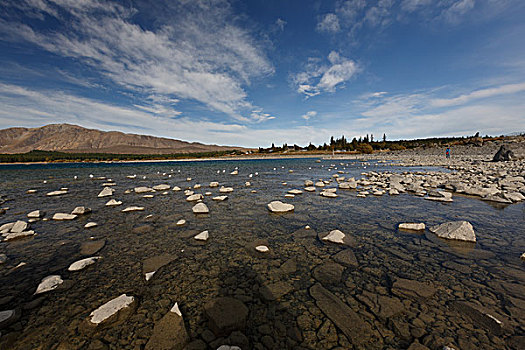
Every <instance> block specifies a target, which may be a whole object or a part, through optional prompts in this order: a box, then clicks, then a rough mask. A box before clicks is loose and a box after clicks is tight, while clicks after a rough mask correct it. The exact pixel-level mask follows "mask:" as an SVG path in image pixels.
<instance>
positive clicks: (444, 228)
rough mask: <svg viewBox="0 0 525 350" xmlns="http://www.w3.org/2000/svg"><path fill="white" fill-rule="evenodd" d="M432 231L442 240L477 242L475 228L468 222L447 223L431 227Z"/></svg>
mask: <svg viewBox="0 0 525 350" xmlns="http://www.w3.org/2000/svg"><path fill="white" fill-rule="evenodd" d="M430 231H431V232H433V233H435V234H436V236H438V237H440V238H445V239H455V240H460V241H467V242H476V234H475V233H474V228H473V227H472V225H471V224H470V223H469V222H468V221H451V222H445V223H444V224H441V225H437V226H433V227H431V228H430Z"/></svg>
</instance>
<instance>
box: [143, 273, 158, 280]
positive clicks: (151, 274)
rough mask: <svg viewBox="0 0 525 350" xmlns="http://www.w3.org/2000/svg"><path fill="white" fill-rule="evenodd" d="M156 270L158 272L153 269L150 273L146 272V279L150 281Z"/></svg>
mask: <svg viewBox="0 0 525 350" xmlns="http://www.w3.org/2000/svg"><path fill="white" fill-rule="evenodd" d="M155 272H157V271H151V272H148V273H146V274H144V278H145V279H146V281H149V280H150V279H151V277H153V275H154V274H155Z"/></svg>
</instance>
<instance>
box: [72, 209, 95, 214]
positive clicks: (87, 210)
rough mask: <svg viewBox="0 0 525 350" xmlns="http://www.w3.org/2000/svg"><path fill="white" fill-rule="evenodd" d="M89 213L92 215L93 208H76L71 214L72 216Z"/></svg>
mask: <svg viewBox="0 0 525 350" xmlns="http://www.w3.org/2000/svg"><path fill="white" fill-rule="evenodd" d="M87 213H91V208H86V207H76V208H75V209H73V211H72V212H71V214H72V215H84V214H87Z"/></svg>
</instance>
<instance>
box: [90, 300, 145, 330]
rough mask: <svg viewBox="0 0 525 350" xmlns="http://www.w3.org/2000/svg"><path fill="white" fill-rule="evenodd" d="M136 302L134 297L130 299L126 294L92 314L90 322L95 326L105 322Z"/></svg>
mask: <svg viewBox="0 0 525 350" xmlns="http://www.w3.org/2000/svg"><path fill="white" fill-rule="evenodd" d="M134 301H135V298H134V297H133V296H129V297H128V296H127V295H126V294H122V295H120V296H119V297H117V298H115V299H112V300H110V301H108V302H107V303H105V304H104V305H102V306H100V307H99V308H98V309H96V310H94V311H93V312H91V314H90V315H89V316H91V319H90V322H91V323H94V324H99V323H101V322H104V321H105V320H107V319H108V318H110V317H111V316H113V315H115V314H116V313H117V312H119V311H120V310H122V309H124V308H127V307H129V306H130V305H131V304H133V302H134Z"/></svg>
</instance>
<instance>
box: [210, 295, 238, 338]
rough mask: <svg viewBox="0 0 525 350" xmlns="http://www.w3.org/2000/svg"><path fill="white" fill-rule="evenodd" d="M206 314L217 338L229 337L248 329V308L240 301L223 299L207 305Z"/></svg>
mask: <svg viewBox="0 0 525 350" xmlns="http://www.w3.org/2000/svg"><path fill="white" fill-rule="evenodd" d="M204 314H205V315H206V318H207V319H208V322H209V328H210V329H211V330H212V331H213V333H215V335H216V336H227V335H228V334H230V333H231V332H232V331H235V330H243V329H244V328H245V327H246V319H247V317H248V308H247V307H246V305H244V303H243V302H242V301H240V300H238V299H234V298H229V297H221V298H217V299H214V300H212V301H209V302H208V303H206V304H205V305H204Z"/></svg>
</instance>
